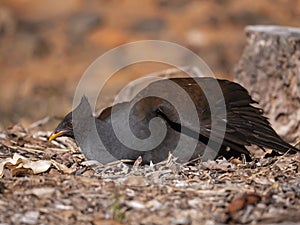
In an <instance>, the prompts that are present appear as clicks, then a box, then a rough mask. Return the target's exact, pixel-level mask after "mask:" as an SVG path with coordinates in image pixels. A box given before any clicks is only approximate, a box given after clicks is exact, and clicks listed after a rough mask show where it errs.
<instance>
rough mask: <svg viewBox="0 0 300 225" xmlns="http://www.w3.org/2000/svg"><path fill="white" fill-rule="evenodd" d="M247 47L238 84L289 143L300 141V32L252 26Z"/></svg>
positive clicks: (247, 34) (278, 27)
mask: <svg viewBox="0 0 300 225" xmlns="http://www.w3.org/2000/svg"><path fill="white" fill-rule="evenodd" d="M245 32H246V36H247V42H248V43H247V45H246V47H245V49H244V52H243V54H242V57H241V59H240V61H239V62H238V64H237V65H236V67H235V80H236V81H237V82H238V83H240V84H242V85H243V86H244V87H245V88H247V89H248V91H249V92H250V94H251V95H252V97H253V98H254V100H256V101H258V102H259V105H260V106H261V107H262V108H263V109H264V111H265V115H266V116H267V117H269V121H270V123H271V124H272V127H273V128H274V129H275V130H276V131H277V132H278V134H279V135H280V136H282V137H283V138H284V139H285V140H287V141H290V142H295V141H297V140H299V137H300V89H299V86H300V29H297V28H291V27H281V26H248V27H246V29H245Z"/></svg>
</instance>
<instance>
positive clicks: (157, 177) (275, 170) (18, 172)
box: [0, 124, 300, 225]
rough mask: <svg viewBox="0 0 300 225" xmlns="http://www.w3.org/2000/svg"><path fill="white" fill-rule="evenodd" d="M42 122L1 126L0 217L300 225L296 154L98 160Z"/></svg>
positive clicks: (47, 221) (47, 220) (34, 220)
mask: <svg viewBox="0 0 300 225" xmlns="http://www.w3.org/2000/svg"><path fill="white" fill-rule="evenodd" d="M38 125H40V124H38ZM38 125H37V126H38ZM37 129H39V127H34V126H33V127H31V128H30V129H24V128H23V127H22V126H20V125H15V126H13V127H11V128H9V129H7V130H6V131H3V132H0V174H1V177H2V178H1V179H0V196H1V198H0V223H1V224H96V225H97V224H207V225H213V224H300V166H299V165H300V154H299V153H298V154H295V155H283V156H278V157H270V158H263V157H262V158H259V159H256V160H254V161H253V162H248V163H243V162H242V161H240V160H237V159H232V160H230V161H227V160H225V159H218V160H216V161H209V162H194V163H190V164H185V165H182V164H178V163H176V162H175V159H174V158H173V157H172V156H170V157H169V159H168V160H166V161H164V162H161V163H159V164H156V165H152V164H150V165H146V166H141V165H140V163H141V160H142V159H137V160H136V161H135V162H134V163H133V165H132V164H131V165H129V164H126V163H125V162H120V161H116V162H112V163H110V164H107V165H101V164H100V163H98V162H96V161H87V160H86V159H85V158H84V156H83V155H82V154H81V153H80V150H79V149H78V148H77V146H76V144H75V143H74V142H73V141H72V140H70V139H68V138H61V139H59V140H57V141H53V142H51V143H50V142H48V141H47V137H48V136H49V134H50V133H49V132H43V131H37ZM1 168H2V169H1Z"/></svg>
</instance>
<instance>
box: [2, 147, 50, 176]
mask: <svg viewBox="0 0 300 225" xmlns="http://www.w3.org/2000/svg"><path fill="white" fill-rule="evenodd" d="M50 166H51V162H50V161H47V160H39V161H32V160H30V159H27V158H25V157H23V156H21V155H19V154H17V153H15V154H14V155H13V158H8V159H4V160H3V161H1V162H0V178H1V177H2V176H3V174H4V169H5V168H7V169H9V170H10V171H11V173H12V175H13V176H16V175H18V174H38V173H43V172H46V171H47V170H48V169H49V168H50Z"/></svg>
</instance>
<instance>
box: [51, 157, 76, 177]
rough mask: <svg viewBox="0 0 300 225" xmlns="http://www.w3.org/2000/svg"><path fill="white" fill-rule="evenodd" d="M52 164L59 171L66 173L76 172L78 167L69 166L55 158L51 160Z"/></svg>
mask: <svg viewBox="0 0 300 225" xmlns="http://www.w3.org/2000/svg"><path fill="white" fill-rule="evenodd" d="M51 162H52V165H53V166H54V167H55V168H56V169H57V170H59V171H61V172H63V173H66V174H71V173H74V172H75V171H76V168H69V167H67V166H65V165H64V164H61V163H59V162H56V161H54V160H51Z"/></svg>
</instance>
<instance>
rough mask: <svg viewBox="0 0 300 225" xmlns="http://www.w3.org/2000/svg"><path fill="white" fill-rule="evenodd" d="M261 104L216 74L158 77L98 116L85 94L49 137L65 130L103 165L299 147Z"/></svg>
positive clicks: (232, 154)
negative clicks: (280, 131)
mask: <svg viewBox="0 0 300 225" xmlns="http://www.w3.org/2000/svg"><path fill="white" fill-rule="evenodd" d="M257 104H258V102H256V101H254V100H253V99H252V97H251V96H250V94H249V93H248V91H247V90H246V89H245V88H244V87H242V86H241V85H240V84H238V83H236V82H233V81H229V80H225V79H216V78H212V77H185V78H168V79H161V80H157V81H154V82H153V83H151V84H149V85H148V86H146V87H145V88H144V89H142V90H141V91H140V92H139V93H138V94H136V95H135V96H134V97H133V99H131V100H130V101H125V102H121V103H117V104H115V105H113V106H110V107H107V108H105V109H104V110H103V111H102V112H101V113H100V115H99V116H98V117H94V116H93V112H92V109H91V106H90V104H89V101H88V99H87V98H86V97H85V96H83V97H82V98H81V101H80V103H79V105H78V106H77V107H76V108H75V109H74V110H73V111H71V112H70V113H68V114H67V115H66V116H65V117H64V118H63V120H62V121H61V122H60V123H59V124H58V126H57V127H56V129H55V130H54V131H53V133H52V134H51V135H50V137H49V140H50V141H52V140H54V139H56V138H58V137H61V136H66V137H70V138H72V139H75V142H76V143H77V145H78V146H79V147H80V148H81V150H82V152H83V153H84V154H85V156H86V157H87V158H88V159H93V160H97V161H100V162H101V163H104V164H105V163H109V162H112V161H115V160H120V159H130V160H135V159H137V158H138V157H139V156H141V157H142V159H143V163H144V164H146V163H150V162H153V163H158V162H161V161H163V160H165V159H166V158H168V156H169V154H170V153H172V154H175V156H176V155H177V160H178V162H188V161H191V160H193V159H197V158H199V157H202V160H204V161H206V160H209V159H210V160H214V159H216V158H218V157H220V156H221V157H225V158H230V157H242V156H245V158H246V160H247V161H250V160H252V156H251V153H250V152H249V150H248V149H247V146H252V145H254V146H258V147H259V148H261V149H262V150H265V149H272V150H274V151H275V152H277V153H279V154H284V153H287V152H290V153H296V152H299V151H300V150H299V149H297V148H296V147H294V146H292V145H291V144H289V143H287V142H286V141H284V140H283V139H282V138H281V137H280V136H279V135H278V134H277V133H276V131H275V130H274V129H273V128H272V127H271V125H270V123H269V121H268V118H267V117H265V116H264V115H263V110H262V109H261V108H259V107H258V106H257ZM180 110H183V111H180ZM197 121H198V122H199V123H198V122H197ZM126 126H129V129H126V128H128V127H126ZM178 146H179V147H178ZM190 146H191V147H190Z"/></svg>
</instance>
